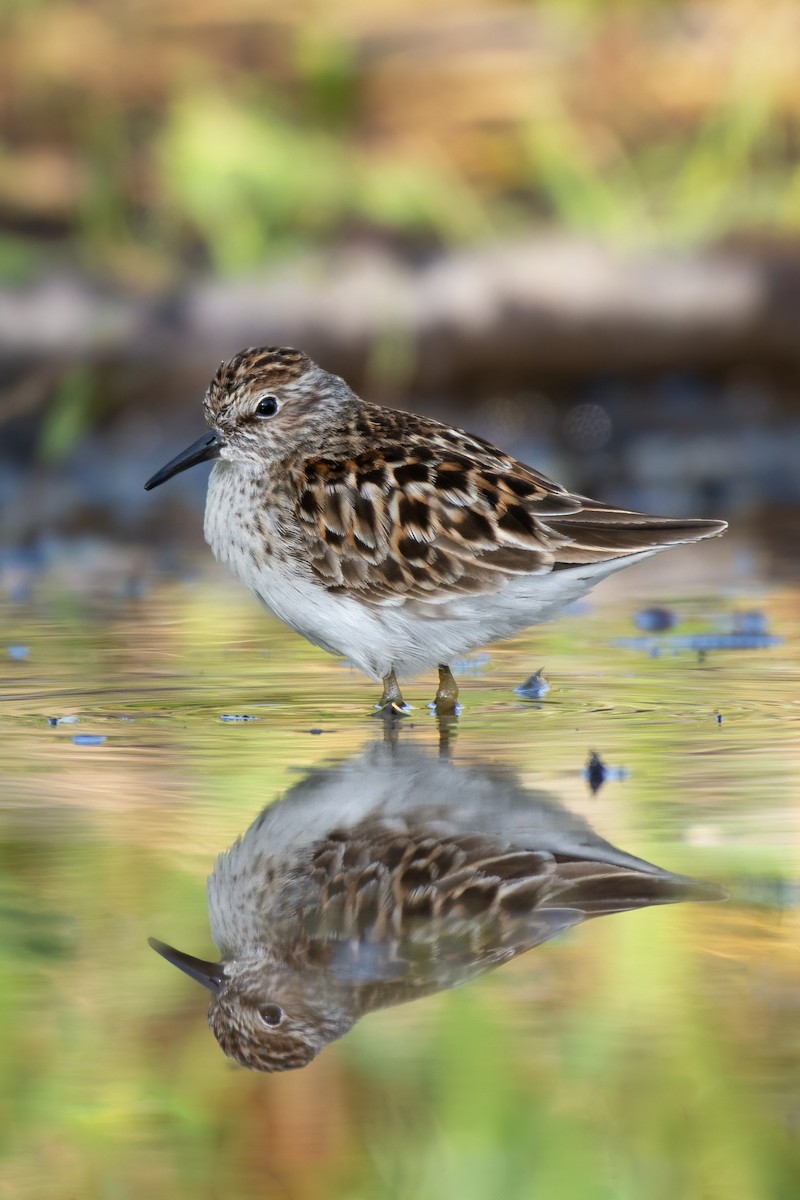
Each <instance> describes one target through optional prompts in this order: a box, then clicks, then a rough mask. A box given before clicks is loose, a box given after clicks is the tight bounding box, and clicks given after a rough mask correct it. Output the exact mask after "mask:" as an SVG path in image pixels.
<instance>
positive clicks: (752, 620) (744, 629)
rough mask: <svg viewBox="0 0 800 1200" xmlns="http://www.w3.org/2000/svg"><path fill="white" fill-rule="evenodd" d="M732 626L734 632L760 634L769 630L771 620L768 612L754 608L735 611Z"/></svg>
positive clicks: (746, 634)
mask: <svg viewBox="0 0 800 1200" xmlns="http://www.w3.org/2000/svg"><path fill="white" fill-rule="evenodd" d="M731 626H732V631H733V633H734V634H738V635H740V636H741V635H745V636H753V635H755V636H760V635H761V634H764V633H766V632H767V630H768V628H769V621H768V619H767V615H766V613H763V612H761V611H760V609H757V608H754V609H751V610H750V611H749V612H735V613H734V614H733V620H732V622H731Z"/></svg>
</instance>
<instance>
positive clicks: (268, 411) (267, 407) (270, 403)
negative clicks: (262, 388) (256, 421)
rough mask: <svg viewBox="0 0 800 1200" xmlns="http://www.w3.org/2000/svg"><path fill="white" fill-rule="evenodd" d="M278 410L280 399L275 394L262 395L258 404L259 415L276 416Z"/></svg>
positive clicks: (257, 414)
mask: <svg viewBox="0 0 800 1200" xmlns="http://www.w3.org/2000/svg"><path fill="white" fill-rule="evenodd" d="M277 411H278V401H277V400H276V399H275V397H274V396H262V397H261V399H260V400H259V402H258V404H257V405H256V416H257V417H274V416H275V413H276V412H277Z"/></svg>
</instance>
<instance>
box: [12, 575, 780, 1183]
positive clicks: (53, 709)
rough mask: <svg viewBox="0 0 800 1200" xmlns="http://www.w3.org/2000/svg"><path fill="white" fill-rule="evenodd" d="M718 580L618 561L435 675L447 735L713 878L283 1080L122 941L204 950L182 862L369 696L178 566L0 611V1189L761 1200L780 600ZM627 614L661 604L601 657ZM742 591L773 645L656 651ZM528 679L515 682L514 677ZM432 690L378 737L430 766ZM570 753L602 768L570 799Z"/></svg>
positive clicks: (200, 878)
mask: <svg viewBox="0 0 800 1200" xmlns="http://www.w3.org/2000/svg"><path fill="white" fill-rule="evenodd" d="M675 559H676V561H682V560H681V558H680V555H676V556H675ZM686 561H690V560H686ZM717 575H718V579H717V583H716V584H715V586H713V587H711V586H709V584H708V583H707V582H706V583H700V582H698V581H697V580H691V579H690V578H689V577H688V576H687V575H685V574H684V573H682V572H681V571H680V570H677V569H676V570H675V571H674V572H673V573H672V574H670V573H669V572H668V573H667V574H664V572H663V570H661V571H660V573H659V572H658V571H655V570H653V571H650V572H648V570H647V569H644V568H641V569H639V570H637V571H636V572H635V573H634V572H632V573H631V578H630V581H628V580H626V581H625V584H624V585H620V584H616V585H615V586H607V587H606V590H603V589H600V590H598V591H597V592H596V593H595V595H594V596H593V597H592V598H591V601H590V603H589V604H586V605H584V606H582V608H581V609H579V610H576V611H574V612H572V613H570V614H567V615H565V616H564V617H562V618H561V620H559V621H558V622H556V623H554V624H553V625H549V626H546V627H542V628H539V629H537V630H534V631H532V632H529V633H527V634H525V635H524V636H522V637H520V638H518V639H515V640H514V641H513V642H510V643H506V644H504V645H502V646H499V647H492V648H490V650H489V651H488V657H487V656H486V655H476V656H475V658H474V660H473V661H472V662H471V663H466V664H461V666H460V682H461V684H462V700H463V702H464V712H463V715H462V717H461V719H460V721H459V723H458V726H457V729H456V730H455V731H454V732H453V731H451V737H450V741H449V745H448V747H447V753H448V755H449V762H450V764H451V765H452V769H453V770H454V771H455V772H457V773H458V772H462V776H461V777H463V778H464V779H465V780H467V779H469V778H471V777H474V775H475V773H476V772H477V773H481V772H487V771H489V772H490V773H491V772H495V773H497V774H498V778H500V777H503V778H506V779H508V778H513V779H514V780H515V781H516V783H517V784H519V786H520V787H522V788H523V789H525V790H526V791H527V792H529V793H530V794H531V795H539V794H541V793H545V794H546V795H547V797H548V798H549V799H550V800H551V801H552V802H554V803H556V804H560V805H564V806H566V807H567V808H568V809H570V810H571V811H573V812H575V813H577V814H580V815H582V816H583V817H584V818H585V819H586V820H587V821H589V822H590V823H591V825H592V826H593V827H594V829H595V830H596V831H597V833H598V835H600V836H602V837H603V838H606V839H608V840H610V841H611V842H613V843H614V844H615V845H618V846H620V847H622V848H623V849H624V850H625V851H627V852H629V853H631V854H634V855H639V856H642V857H644V858H646V859H648V860H651V861H653V862H655V863H657V864H659V865H660V866H662V867H664V868H668V869H670V870H672V871H676V872H682V873H684V874H689V875H692V876H695V877H697V878H700V879H704V880H711V881H716V882H717V883H720V884H722V885H723V886H724V887H725V888H726V889H727V891H728V893H729V897H730V898H729V900H728V901H727V902H725V903H722V904H679V905H675V906H671V907H665V908H650V909H645V910H643V911H639V912H626V913H621V914H613V915H610V916H605V917H603V918H602V919H601V920H598V921H596V922H595V921H592V922H590V923H587V924H586V925H583V926H580V927H578V928H576V929H572V930H569V931H568V932H566V933H565V934H562V935H561V936H560V937H559V938H558V939H556V940H555V941H552V942H548V944H546V945H544V946H541V947H538V948H536V949H533V950H531V951H530V952H529V953H526V954H523V955H521V956H520V957H519V958H517V959H515V960H514V961H513V962H511V963H509V964H507V965H504V966H503V967H502V968H501V969H499V970H497V971H496V972H494V973H491V974H487V975H485V976H483V977H482V978H480V979H478V980H476V981H474V982H471V983H469V984H468V985H466V986H464V987H463V988H460V989H456V990H450V991H443V992H440V993H438V994H436V995H433V996H430V997H428V998H426V999H421V1000H417V1001H415V1002H414V1003H412V1004H406V1005H402V1006H399V1007H389V1008H386V1009H383V1010H382V1011H379V1012H375V1013H372V1014H370V1015H367V1016H365V1017H364V1019H363V1020H361V1021H359V1022H358V1023H357V1024H356V1025H355V1028H354V1029H353V1030H352V1031H351V1032H350V1033H348V1034H347V1035H346V1036H345V1037H344V1038H343V1039H342V1040H341V1041H338V1042H335V1043H334V1044H333V1045H331V1046H329V1047H327V1048H326V1049H324V1050H323V1051H322V1053H321V1055H320V1056H319V1057H318V1058H317V1059H316V1060H315V1061H314V1062H313V1063H312V1064H311V1065H310V1066H308V1067H306V1068H303V1069H302V1070H299V1071H294V1072H290V1073H288V1074H283V1075H262V1074H258V1073H255V1072H247V1071H245V1070H243V1069H241V1068H240V1067H238V1066H235V1065H233V1064H231V1063H230V1062H229V1061H228V1060H226V1059H225V1058H224V1056H223V1054H222V1052H221V1051H220V1049H219V1047H218V1046H217V1044H216V1042H215V1040H214V1038H213V1036H212V1034H211V1033H210V1032H209V1030H208V1028H207V1026H206V1021H205V1012H206V1008H207V1001H208V993H207V992H204V991H202V990H201V989H200V988H199V987H198V986H197V984H195V983H193V982H192V981H191V980H189V979H188V978H187V977H186V976H185V975H183V974H180V973H179V972H178V971H176V970H174V969H173V968H172V967H171V966H169V965H168V964H167V963H165V962H164V961H163V960H162V959H160V958H158V957H157V956H156V955H155V954H153V952H152V951H151V950H150V949H148V947H147V937H148V936H150V935H154V936H156V937H158V938H161V939H163V940H165V941H167V942H170V943H172V944H173V945H176V946H178V947H180V948H181V949H183V950H186V951H189V952H190V953H193V954H195V955H198V956H200V957H202V958H211V957H213V956H214V954H215V952H214V947H213V943H212V941H211V939H210V936H209V932H208V914H207V908H206V899H205V878H206V876H207V874H208V873H209V871H210V870H211V868H212V866H213V863H214V859H215V857H216V855H217V854H218V853H219V852H220V851H222V850H224V849H225V848H226V847H228V846H229V845H230V844H231V843H232V842H233V841H234V839H235V838H237V837H238V836H240V835H241V834H243V833H244V832H245V830H246V829H247V828H248V827H249V826H250V824H251V823H252V821H253V820H254V819H255V817H256V816H257V815H258V813H259V812H260V810H261V809H262V808H263V806H265V805H267V804H270V803H272V802H273V801H274V800H276V799H277V798H279V797H281V796H284V795H286V794H287V792H290V791H291V789H292V788H293V787H295V786H296V785H298V784H299V783H300V782H301V781H302V780H303V779H304V778H305V777H307V776H309V775H310V774H311V773H312V772H314V771H315V770H317V769H318V768H322V767H324V768H328V769H332V770H333V771H334V772H337V771H338V772H340V773H341V772H347V771H348V770H352V769H353V766H352V765H353V763H358V761H360V760H359V756H361V755H363V754H364V753H365V752H366V753H369V747H370V745H371V744H372V743H373V742H380V741H382V740H383V737H384V731H383V726H382V724H381V723H379V722H378V721H376V720H375V719H374V718H373V717H372V716H371V713H370V705H371V704H372V703H373V701H374V700H375V699H376V698H377V697H376V696H375V695H374V688H373V687H372V685H371V684H370V683H369V682H368V681H366V680H364V679H363V678H362V677H360V676H359V675H358V674H357V673H356V672H354V671H352V670H351V669H349V668H347V666H345V665H342V664H340V663H338V662H337V661H335V660H334V659H332V658H329V657H328V656H326V655H324V654H323V653H322V652H321V651H317V650H316V649H314V648H313V647H311V646H308V645H307V644H305V643H304V642H302V641H301V640H300V639H298V638H296V637H295V636H294V635H292V634H291V633H290V632H288V631H287V630H285V629H284V628H283V627H281V626H279V625H277V624H275V623H273V622H271V621H270V620H268V619H267V618H266V617H265V616H264V615H263V614H262V613H261V612H260V611H259V609H258V608H257V606H256V605H255V604H254V603H253V602H252V600H251V599H250V598H249V597H248V596H247V595H245V594H244V593H243V592H242V590H241V589H240V588H239V587H238V586H237V585H236V583H235V582H233V581H230V582H229V581H227V579H226V578H225V577H224V576H221V575H220V574H219V573H217V572H214V571H213V570H211V569H206V568H205V567H203V568H202V569H201V571H200V573H199V574H194V575H193V576H191V577H186V578H179V577H166V576H162V577H159V578H158V579H157V580H156V581H155V584H154V586H153V587H152V588H150V589H149V590H145V589H141V590H142V591H143V593H144V594H142V595H138V596H137V597H136V598H133V599H132V598H130V591H131V589H124V590H125V592H126V596H125V597H119V596H115V595H114V594H113V589H112V590H111V595H109V594H108V589H105V594H104V596H103V598H102V599H99V598H98V597H99V594H100V589H95V588H92V587H91V586H89V587H84V588H82V589H78V588H76V587H71V588H70V587H65V586H64V584H63V581H62V582H60V583H58V582H54V581H53V580H48V579H47V578H45V579H43V580H40V581H39V582H38V583H37V584H36V586H35V587H34V590H33V594H32V598H30V599H27V600H26V601H25V602H24V603H23V602H21V601H14V600H6V601H5V602H4V603H3V604H2V609H0V617H1V618H2V625H1V626H0V628H1V629H2V634H1V635H0V693H1V694H2V706H1V707H0V736H1V737H2V745H3V753H2V760H1V761H2V766H0V787H1V788H2V792H1V793H0V854H1V855H2V860H3V866H4V870H3V872H2V875H1V876H0V947H1V949H0V953H2V956H3V971H2V976H1V977H0V1012H1V1013H2V1026H3V1032H4V1037H3V1051H2V1055H3V1064H2V1067H3V1086H2V1097H3V1099H2V1100H0V1106H2V1109H3V1110H4V1111H3V1114H2V1121H1V1122H0V1125H2V1127H4V1129H5V1131H6V1137H7V1144H6V1147H5V1166H4V1171H3V1177H2V1179H0V1196H9V1197H12V1196H13V1197H15V1200H16V1197H28V1196H31V1197H34V1196H35V1197H40V1196H41V1197H48V1198H50V1197H52V1198H54V1200H61V1198H62V1197H63V1198H64V1200H66V1198H67V1197H74V1196H82V1197H83V1196H98V1197H114V1198H115V1200H116V1198H117V1197H129V1196H130V1197H138V1196H141V1195H145V1194H146V1195H149V1196H156V1197H175V1196H183V1195H193V1196H208V1197H216V1196H224V1197H242V1198H245V1197H248V1198H249V1197H255V1196H259V1197H262V1196H269V1197H272V1196H276V1197H284V1196H288V1197H315V1198H316V1197H319V1196H332V1197H365V1198H366V1197H375V1196H382V1197H383V1196H388V1197H395V1196H397V1197H401V1196H402V1197H405V1196H409V1197H411V1196H413V1197H422V1198H425V1197H438V1196H445V1195H447V1196H450V1195H458V1196H459V1197H461V1198H467V1200H469V1198H470V1197H473V1196H474V1197H479V1196H480V1197H484V1196H485V1197H490V1196H491V1197H493V1196H497V1195H503V1196H506V1197H512V1198H515V1197H519V1198H520V1200H522V1198H523V1197H525V1198H527V1197H530V1196H534V1195H535V1196H537V1197H538V1196H541V1197H550V1196H569V1197H571V1198H572V1197H575V1198H578V1200H584V1198H585V1200H595V1198H597V1200H606V1198H607V1200H625V1198H627V1197H630V1198H631V1200H639V1198H641V1197H647V1200H660V1198H661V1197H664V1198H665V1200H666V1198H667V1197H669V1200H672V1198H673V1197H674V1196H676V1195H686V1196H698V1197H700V1196H702V1197H704V1198H706V1197H709V1198H716V1197H720V1200H722V1198H725V1200H731V1198H733V1200H738V1198H741V1200H751V1198H753V1200H760V1198H761V1197H764V1198H767V1197H769V1198H773V1197H776V1198H777V1197H787V1200H788V1198H789V1197H795V1196H796V1195H797V1180H798V1177H800V1148H798V1132H799V1130H798V1126H800V1082H799V1081H800V954H798V948H799V945H798V943H799V942H800V938H799V936H798V935H799V934H800V918H799V917H798V908H799V905H798V901H799V900H800V881H799V879H798V875H799V874H800V871H799V868H800V809H799V808H798V794H800V789H799V788H798V783H799V782H800V757H798V750H797V747H798V734H800V688H799V687H798V683H799V682H800V652H799V651H798V645H800V642H799V641H798V635H800V593H799V592H798V591H797V590H796V589H795V590H792V589H791V588H787V587H771V586H769V585H768V584H766V583H763V582H761V583H757V584H756V583H754V582H753V580H752V578H747V579H744V580H743V579H742V578H739V577H738V576H737V574H736V571H735V570H734V569H733V568H730V569H727V568H726V569H725V570H722V571H719V572H717ZM634 579H635V582H634ZM719 579H723V582H722V583H720V582H719ZM139 590H140V589H134V591H135V592H138V591H139ZM654 603H657V604H659V605H666V606H667V607H669V608H670V609H671V610H673V611H674V613H675V614H676V615H677V617H678V618H679V623H678V624H677V625H676V626H674V628H670V629H668V630H667V631H666V632H665V633H663V634H658V635H651V634H648V635H647V636H648V638H649V639H651V640H652V639H653V638H656V639H658V640H657V645H656V647H655V651H654V649H653V646H652V645H649V646H648V647H647V648H635V647H632V646H625V645H620V644H619V642H620V640H621V639H626V638H632V637H637V636H639V635H640V630H639V629H637V626H636V624H635V621H634V618H635V615H636V613H637V612H638V611H639V610H641V609H642V608H643V607H645V606H647V605H648V604H650V605H652V604H654ZM753 610H757V611H758V612H760V613H762V614H763V623H762V624H759V622H758V621H756V626H757V627H758V628H759V629H763V630H765V631H766V632H768V633H769V634H773V635H777V636H779V637H780V638H782V639H783V641H782V643H781V644H778V645H774V646H764V645H762V646H761V647H760V648H757V649H748V650H745V649H731V648H727V649H721V650H719V651H716V650H713V649H712V650H710V651H707V652H705V653H704V654H703V655H700V654H698V653H697V652H692V651H689V650H687V649H685V648H684V649H676V651H675V652H674V653H673V644H672V643H671V642H670V640H669V639H670V636H671V635H673V634H674V635H675V636H676V637H677V638H682V639H685V638H686V637H687V636H690V635H692V634H702V635H705V634H709V633H712V634H718V635H720V636H721V637H723V638H724V637H728V636H729V635H730V634H731V632H732V630H735V629H736V628H741V618H738V619H737V618H736V616H735V614H736V613H737V612H738V613H741V612H745V611H747V612H751V611H753ZM745 624H747V622H745ZM660 639H663V640H660ZM723 644H726V643H723ZM680 645H685V641H684V642H682V643H681V642H679V643H678V646H680ZM727 645H728V646H730V642H729V641H728V643H727ZM9 648H15V649H12V650H11V651H9ZM540 667H542V668H544V675H545V677H546V678H547V679H548V680H549V682H550V684H551V689H550V691H549V692H547V693H546V694H545V695H544V696H543V697H542V698H541V699H540V700H537V701H524V700H521V699H520V698H519V697H518V696H517V695H515V693H514V691H513V689H514V687H516V686H517V685H518V684H521V683H522V682H523V681H524V680H525V679H526V678H528V677H529V676H530V675H531V674H532V672H534V671H535V670H536V669H537V668H540ZM433 686H434V680H433V679H432V678H431V679H424V680H417V681H414V682H413V683H411V684H409V685H408V687H407V689H406V698H407V699H408V700H409V701H410V702H411V703H412V704H414V705H415V709H414V711H413V712H412V714H411V715H410V716H409V717H407V718H405V719H404V720H403V722H402V723H401V727H400V729H399V730H398V732H397V737H398V739H399V743H400V746H401V748H402V749H405V748H412V749H416V750H417V751H419V753H420V754H421V755H423V756H427V757H428V759H429V760H430V762H432V763H435V762H437V761H438V760H439V755H440V753H441V747H440V735H439V730H438V728H437V724H436V722H435V720H434V719H433V717H432V716H431V715H430V714H429V712H428V710H427V708H426V707H425V703H426V701H427V700H428V699H429V698H430V696H431V694H432V691H433ZM68 716H77V717H78V718H79V721H78V722H77V723H74V722H73V723H62V724H59V725H50V724H48V718H64V717H68ZM223 716H248V717H251V718H255V719H253V720H249V721H225V720H222V717H223ZM87 735H88V737H89V739H90V744H76V742H75V741H74V739H75V738H76V737H86V736H87ZM97 739H104V740H102V741H99V742H98V741H97ZM591 751H595V752H597V754H599V755H600V757H601V758H602V760H603V761H604V762H605V763H606V764H607V765H608V766H609V767H610V768H613V770H612V771H611V773H610V776H609V778H608V779H607V780H606V781H605V782H604V784H603V785H602V786H601V787H600V789H599V790H598V791H597V792H596V793H594V794H593V793H592V791H591V789H590V787H589V785H588V782H587V779H586V778H585V776H584V771H585V767H586V764H587V761H588V758H589V755H590V752H591ZM470 773H472V775H470ZM423 777H424V776H423ZM465 787H466V784H465ZM498 787H500V785H499V784H498Z"/></svg>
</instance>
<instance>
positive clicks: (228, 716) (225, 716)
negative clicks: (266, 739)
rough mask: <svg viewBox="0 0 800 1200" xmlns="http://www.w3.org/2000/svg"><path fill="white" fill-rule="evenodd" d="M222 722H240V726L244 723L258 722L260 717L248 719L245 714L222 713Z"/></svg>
mask: <svg viewBox="0 0 800 1200" xmlns="http://www.w3.org/2000/svg"><path fill="white" fill-rule="evenodd" d="M219 719H220V721H238V722H239V723H240V724H241V723H243V722H244V721H257V720H258V719H259V718H258V717H248V716H247V715H246V714H245V713H222V714H221V716H220V718H219Z"/></svg>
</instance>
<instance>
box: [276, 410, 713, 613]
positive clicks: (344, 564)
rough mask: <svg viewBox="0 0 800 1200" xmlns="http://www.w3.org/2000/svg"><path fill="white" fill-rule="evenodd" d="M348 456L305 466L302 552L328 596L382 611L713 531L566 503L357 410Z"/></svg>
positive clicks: (442, 429)
mask: <svg viewBox="0 0 800 1200" xmlns="http://www.w3.org/2000/svg"><path fill="white" fill-rule="evenodd" d="M354 421H355V425H354V427H353V428H351V429H349V430H348V439H347V441H346V442H344V444H346V445H349V446H350V447H351V448H352V447H358V449H357V450H356V451H355V452H354V451H353V450H352V449H351V452H350V453H349V454H342V455H334V454H329V455H327V456H324V457H323V456H321V455H319V456H309V457H306V458H305V459H304V460H303V462H302V465H301V467H300V470H299V478H298V493H299V500H298V503H297V508H296V516H297V523H298V528H299V529H300V535H301V541H302V543H303V545H302V550H303V553H304V554H305V555H306V556H307V560H308V561H309V563H310V565H311V569H312V570H313V572H314V574H315V575H316V577H317V578H318V579H319V580H320V581H321V582H322V583H324V584H325V586H326V587H327V588H328V589H329V590H330V591H334V592H336V591H340V592H348V593H353V592H355V594H357V595H358V596H359V598H360V599H362V600H365V601H368V602H372V603H378V604H393V603H394V604H396V603H403V602H404V601H406V600H428V601H433V602H438V601H441V600H444V599H446V598H448V597H450V596H453V595H458V594H464V593H476V592H489V591H494V590H496V589H497V588H498V587H500V586H502V584H503V582H504V581H505V580H508V579H510V578H513V577H514V576H520V575H531V574H546V573H547V572H549V571H551V570H553V569H558V568H559V567H565V566H574V565H576V564H578V563H594V562H601V561H604V560H607V559H612V558H616V557H619V556H621V555H628V554H636V553H640V552H642V551H647V550H653V549H657V548H660V547H662V546H666V545H670V544H673V543H677V542H683V541H694V540H696V539H697V538H700V537H709V536H713V535H714V534H715V533H719V532H721V531H722V530H723V529H724V528H725V526H724V523H723V522H710V521H689V520H687V521H680V520H672V519H670V518H660V517H649V516H647V515H646V514H643V513H636V512H628V511H625V510H622V509H614V508H609V507H607V506H603V505H601V504H599V503H598V502H597V501H594V500H590V499H588V498H587V497H582V496H577V495H573V494H572V493H570V492H568V491H567V490H566V489H565V488H563V487H561V486H560V485H559V484H557V483H553V482H552V481H551V480H549V479H547V478H546V477H545V476H544V475H542V474H540V473H539V472H538V471H535V470H533V469H532V468H530V467H527V466H525V465H524V464H523V463H520V462H518V461H517V460H516V459H514V458H513V457H512V456H511V455H508V454H503V453H502V452H501V451H499V450H497V449H496V448H495V447H494V446H492V445H490V444H489V443H488V442H485V441H483V440H482V439H480V438H474V437H471V436H470V435H469V434H466V433H463V432H462V431H460V430H454V429H450V428H448V427H447V426H444V425H440V424H438V423H437V422H433V421H425V420H423V419H421V418H418V417H414V416H412V415H410V414H405V413H397V412H393V411H391V410H389V409H381V408H378V407H376V406H371V405H363V406H360V407H359V409H358V410H357V411H356V414H355V417H354Z"/></svg>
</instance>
